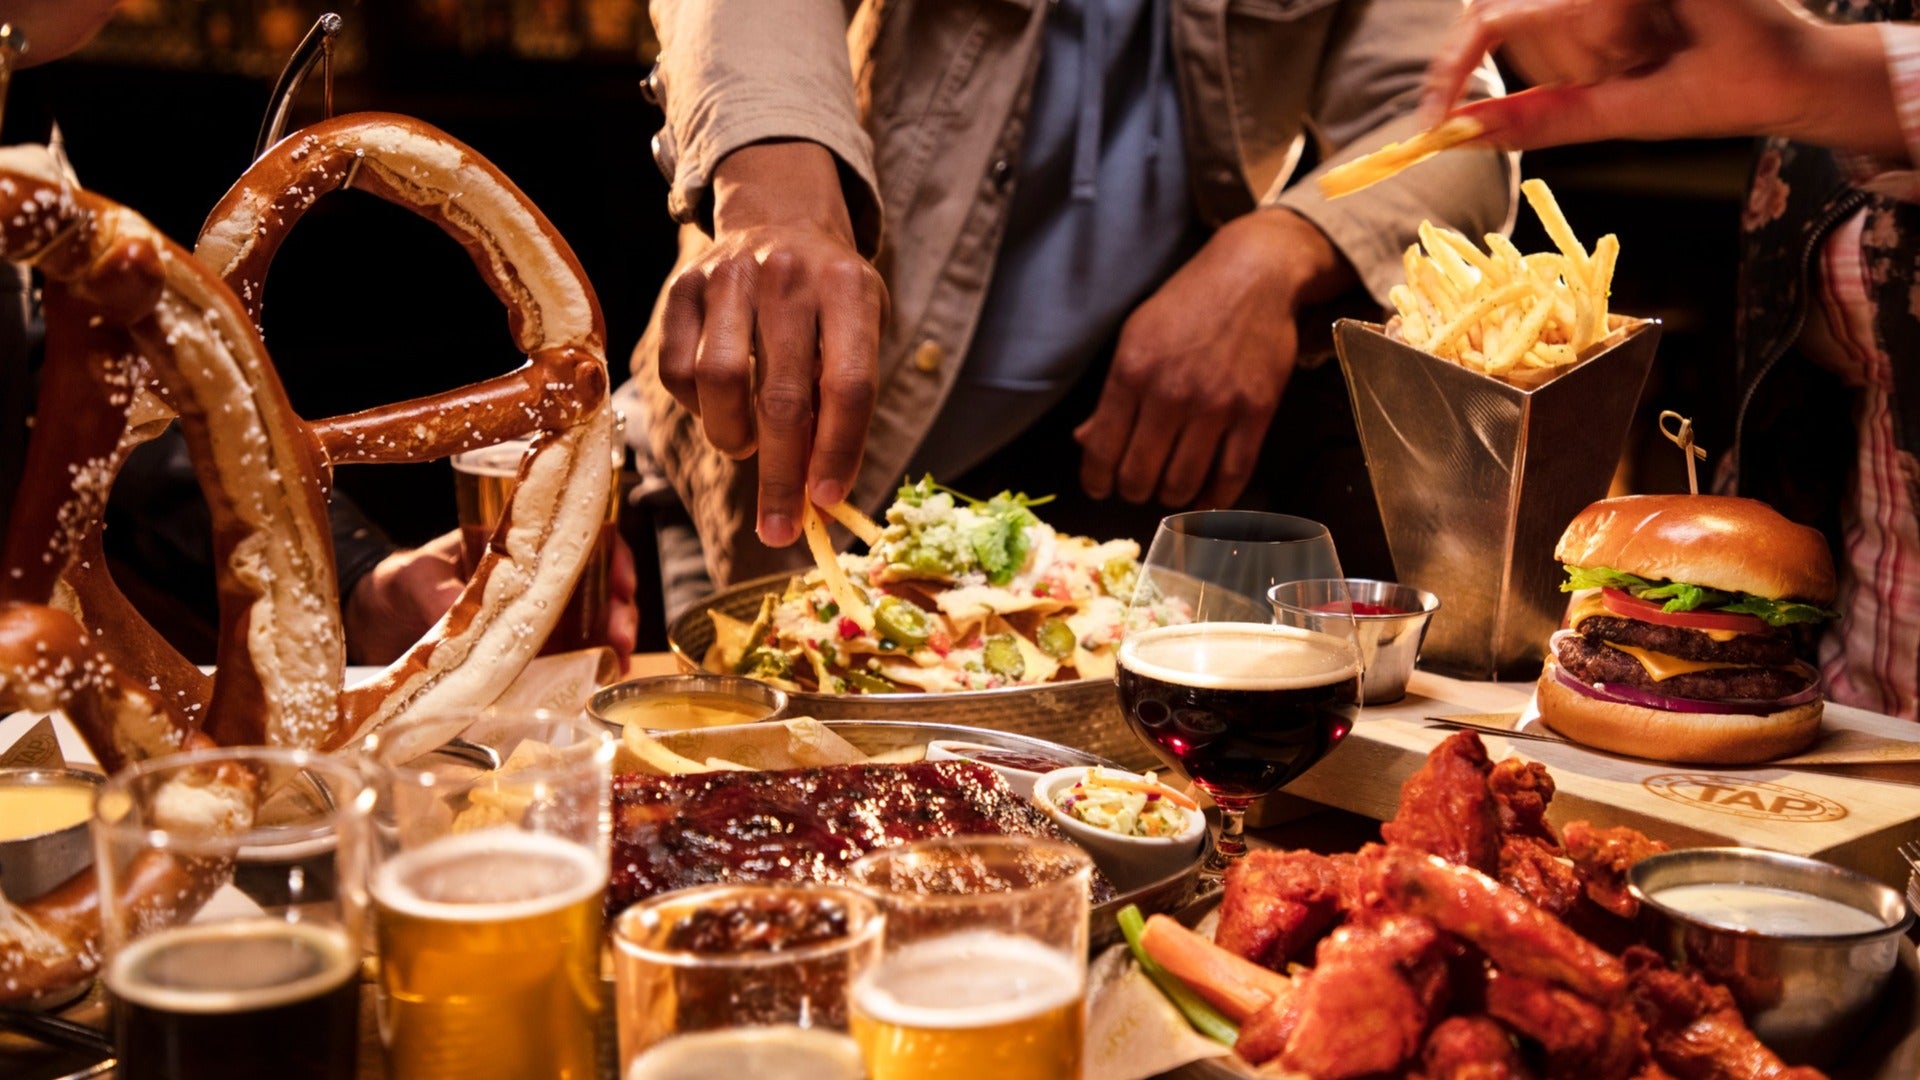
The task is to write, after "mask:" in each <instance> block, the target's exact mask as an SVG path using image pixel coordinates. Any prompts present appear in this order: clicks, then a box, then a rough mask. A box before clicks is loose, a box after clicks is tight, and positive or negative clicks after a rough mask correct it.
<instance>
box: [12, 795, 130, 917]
mask: <svg viewBox="0 0 1920 1080" xmlns="http://www.w3.org/2000/svg"><path fill="white" fill-rule="evenodd" d="M104 779H105V778H104V777H102V776H100V775H99V774H98V773H90V772H81V771H80V770H78V769H0V892H4V893H5V894H6V895H7V897H8V898H9V899H12V900H31V899H33V898H34V897H37V896H41V895H43V894H45V893H48V892H50V891H52V890H53V888H54V886H56V885H59V884H60V883H61V882H63V881H65V880H67V879H68V878H70V877H72V876H73V875H75V874H77V873H79V872H80V871H82V870H85V869H86V868H87V867H88V866H91V865H92V864H93V845H92V842H91V840H90V839H89V837H88V834H87V822H88V821H90V820H92V818H93V795H94V792H95V791H97V790H99V788H100V784H101V781H102V780H104Z"/></svg>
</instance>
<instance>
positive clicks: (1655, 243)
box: [14, 0, 1748, 647]
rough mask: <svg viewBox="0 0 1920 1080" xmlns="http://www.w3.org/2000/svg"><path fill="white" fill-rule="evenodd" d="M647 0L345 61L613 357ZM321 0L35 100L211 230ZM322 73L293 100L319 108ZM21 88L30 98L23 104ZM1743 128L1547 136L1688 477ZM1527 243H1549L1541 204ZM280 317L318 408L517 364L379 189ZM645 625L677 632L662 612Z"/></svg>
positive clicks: (143, 199)
mask: <svg viewBox="0 0 1920 1080" xmlns="http://www.w3.org/2000/svg"><path fill="white" fill-rule="evenodd" d="M643 3H644V0H378V2H376V0H359V2H357V3H346V4H344V5H341V4H336V5H332V6H331V8H330V9H331V10H338V11H340V12H341V13H342V14H343V15H345V16H346V18H347V20H348V26H349V30H348V32H347V34H346V35H345V36H344V37H343V39H342V41H341V48H340V51H339V53H338V56H337V59H338V65H337V72H336V78H335V80H334V107H335V110H336V111H338V112H346V111H352V110H358V109H380V110H387V111H394V112H402V113H408V114H411V115H414V116H418V117H420V118H421V119H424V120H426V121H427V122H429V123H432V124H434V125H437V126H439V127H441V128H443V129H445V130H446V131H448V132H450V133H451V134H453V135H454V136H455V137H457V138H459V139H461V140H462V141H464V142H466V143H468V144H469V145H471V146H473V147H474V148H475V149H476V150H478V151H479V152H481V153H482V154H484V155H486V156H487V157H488V158H490V159H492V160H493V161H494V162H495V163H496V164H497V165H498V166H499V167H500V168H501V170H502V171H504V172H505V173H506V174H507V175H508V176H510V177H512V178H513V180H514V181H515V182H516V183H518V184H519V185H520V186H521V187H522V188H523V189H524V190H525V191H526V193H527V194H528V195H529V196H530V197H531V198H532V199H533V201H534V202H535V203H536V204H538V205H539V206H540V207H541V208H542V209H543V210H544V211H545V212H546V214H547V215H548V216H549V217H550V218H551V219H552V220H553V222H554V224H555V225H556V226H557V227H558V228H559V231H560V232H561V234H562V235H564V236H565V237H566V238H567V240H568V241H569V242H570V243H571V244H572V245H573V247H574V249H575V251H576V253H577V254H578V255H579V257H580V261H581V263H582V264H583V265H584V266H585V267H586V270H587V272H588V274H589V276H590V278H591V280H592V281H593V283H594V285H595V287H596V289H597V291H598V293H599V296H600V300H601V304H602V306H603V308H604V310H605V312H606V318H607V326H608V332H609V350H608V355H609V359H610V361H611V362H612V365H613V367H614V369H615V374H616V378H618V377H620V376H622V375H624V372H625V366H626V358H627V356H628V353H629V352H630V351H631V349H632V347H633V344H634V342H635V341H636V340H637V339H638V337H639V335H640V332H641V330H642V328H643V327H644V324H645V320H646V317H647V314H648V311H649V308H650V306H651V304H652V301H653V297H654V293H655V291H656V290H657V289H658V287H659V285H660V283H661V281H662V280H663V278H664V276H665V274H666V272H667V270H668V268H669V267H670V266H671V263H672V258H673V246H674V225H673V223H672V222H671V221H670V220H669V219H668V217H667V215H666V209H665V197H666V188H665V184H664V182H663V181H662V179H661V177H660V175H659V172H658V170H657V169H656V168H655V166H654V164H653V162H652V159H651V156H650V152H649V145H648V144H649V139H650V138H651V136H652V134H653V132H654V131H655V130H656V129H657V128H658V126H659V122H660V116H659V113H658V110H657V109H656V108H655V107H654V106H652V105H651V104H649V103H648V102H647V101H646V100H645V99H644V98H643V97H642V95H641V91H640V82H641V80H642V79H643V77H644V76H645V74H646V71H647V69H648V67H649V66H650V61H651V57H652V53H653V49H654V46H653V43H652V41H651V37H650V32H649V31H648V30H647V28H646V25H645V18H644V11H643V6H642V5H643ZM321 10H323V8H322V7H321V5H320V4H318V3H315V2H313V0H132V2H130V3H128V4H127V6H126V8H125V9H123V12H122V14H121V15H120V16H118V17H117V19H116V22H115V24H114V25H113V26H111V27H110V28H109V30H108V31H107V33H105V34H103V36H102V37H101V39H100V40H99V41H97V42H96V43H95V44H94V45H93V46H91V47H90V48H89V49H87V50H86V51H84V52H82V53H80V54H78V55H77V56H76V57H74V58H72V59H69V60H66V61H63V62H60V63H56V64H53V65H50V66H48V67H44V68H36V69H30V70H28V71H26V72H23V73H21V74H20V75H19V76H18V77H17V78H16V81H15V87H14V95H15V102H16V103H21V102H26V103H32V104H33V105H35V106H36V107H37V106H38V105H40V104H44V105H45V106H46V107H48V108H50V110H51V112H52V113H53V115H54V116H55V118H56V119H57V120H58V121H59V122H60V125H61V127H62V130H63V132H64V134H65V137H66V139H67V145H68V151H69V155H70V157H71V159H72V161H73V164H74V167H75V168H76V170H77V171H78V173H79V175H80V177H81V179H82V181H83V182H84V183H85V184H87V185H88V186H89V187H91V188H93V189H95V190H97V191H100V192H102V193H104V194H106V195H108V196H110V197H112V198H114V199H116V200H119V201H121V202H124V203H126V204H127V205H129V206H132V207H133V208H135V209H137V210H139V211H140V212H142V213H144V214H145V215H147V216H148V217H149V218H151V219H152V220H153V221H154V222H155V223H156V224H157V225H158V226H159V227H160V228H162V229H163V230H164V231H166V232H167V233H168V234H169V235H171V236H173V237H174V238H175V239H177V240H179V241H181V242H182V243H186V244H191V242H192V239H193V237H194V235H195V234H196V233H197V232H198V230H199V226H200V223H201V221H202V219H203V218H204V216H205V214H206V212H207V211H208V210H209V209H211V208H212V206H213V205H214V203H215V202H216V201H218V199H219V198H220V196H221V195H222V194H223V193H224V192H225V190H226V189H227V187H228V186H229V185H230V184H231V183H232V181H233V179H234V178H235V177H236V176H238V175H239V173H240V172H241V171H242V170H243V169H244V168H245V167H246V165H247V163H248V161H249V160H250V158H251V154H252V147H253V144H254V141H255V137H256V134H257V132H258V130H259V127H260V123H261V116H262V112H263V110H264V109H265V106H266V102H267V98H268V94H269V91H270V88H271V85H272V79H273V76H274V74H275V73H277V71H278V69H279V65H280V62H281V60H282V59H283V58H284V57H285V55H286V53H287V52H288V50H289V49H290V47H291V45H292V42H293V40H297V38H298V36H299V33H300V32H301V31H303V30H304V29H305V27H306V26H307V25H308V24H309V23H310V21H311V19H312V17H313V16H314V15H316V14H318V12H319V11H321ZM320 83H321V80H320V78H319V77H318V76H317V75H316V77H315V78H314V79H312V80H311V81H310V82H309V84H308V86H307V88H306V91H305V92H304V93H303V95H302V97H301V103H300V107H299V108H298V109H297V110H296V112H295V114H294V116H293V123H294V124H295V125H298V124H300V123H305V122H310V121H312V120H314V119H317V118H319V116H320V115H321V90H320ZM16 107H22V106H20V105H19V104H16ZM1747 156H1748V145H1747V144H1746V143H1744V142H1738V141H1736V142H1714V143H1673V144H1664V145H1641V144H1604V145H1595V146H1588V147H1579V148H1568V149H1563V150H1554V151H1545V152H1540V153H1535V154H1531V155H1528V157H1527V159H1526V162H1525V166H1524V168H1525V173H1526V175H1529V176H1538V177H1542V178H1544V179H1545V180H1546V181H1547V182H1548V183H1549V184H1550V185H1551V186H1552V188H1553V190H1554V191H1555V193H1556V194H1557V195H1558V197H1559V199H1560V201H1561V204H1562V206H1563V207H1564V209H1565V211H1566V213H1567V216H1568V218H1569V220H1570V221H1571V222H1572V224H1573V226H1574V229H1575V231H1576V232H1577V233H1578V234H1579V235H1580V236H1581V237H1582V239H1583V240H1585V241H1587V242H1588V243H1589V245H1591V243H1592V242H1593V241H1594V240H1595V239H1597V238H1598V237H1599V236H1600V235H1601V234H1602V233H1605V232H1609V231H1611V232H1616V233H1618V234H1619V236H1620V241H1621V256H1620V263H1619V268H1618V272H1617V275H1616V277H1615V292H1614V298H1613V307H1614V309H1615V310H1618V311H1621V312H1625V313H1628V314H1633V315H1642V316H1654V317H1658V318H1660V319H1662V320H1663V321H1664V322H1665V323H1666V333H1665V338H1664V340H1663V343H1662V345H1661V348H1660V359H1659V361H1658V363H1657V365H1656V368H1655V371H1654V374H1653V377H1652V379H1651V380H1650V382H1649V385H1648V388H1647V395H1646V400H1645V401H1644V403H1643V405H1644V407H1643V409H1642V410H1641V414H1642V418H1643V419H1642V422H1641V423H1640V424H1639V425H1638V430H1637V431H1636V434H1635V438H1634V440H1633V441H1632V444H1631V446H1630V451H1629V455H1628V459H1627V462H1626V466H1625V476H1626V478H1627V483H1628V484H1629V486H1630V487H1631V488H1632V489H1635V490H1648V491H1668V490H1676V489H1678V490H1684V486H1685V483H1686V480H1685V469H1684V465H1683V463H1682V461H1681V458H1680V455H1679V453H1678V452H1677V451H1674V450H1672V449H1671V448H1670V447H1668V446H1667V445H1666V444H1665V443H1663V442H1661V441H1660V439H1659V437H1658V435H1657V434H1656V433H1654V432H1653V430H1652V418H1653V416H1654V415H1655V414H1657V413H1658V411H1659V410H1660V409H1663V408H1673V409H1678V410H1680V411H1681V412H1683V413H1687V414H1689V415H1692V416H1693V417H1694V418H1695V421H1696V424H1697V427H1698V430H1699V438H1700V440H1701V443H1702V444H1703V445H1705V446H1706V447H1708V449H1709V450H1710V451H1711V450H1715V449H1718V448H1719V447H1722V446H1724V445H1725V443H1726V441H1727V439H1728V438H1730V436H1731V420H1730V416H1731V402H1730V401H1729V400H1728V397H1729V396H1730V395H1729V389H1728V388H1729V387H1730V385H1731V370H1732V359H1731V354H1732V333H1733V294H1734V252H1735V244H1736V239H1737V226H1738V221H1739V210H1740V205H1741V202H1742V199H1743V194H1744V183H1745V174H1746V167H1747ZM1514 239H1515V242H1516V243H1518V244H1519V246H1520V247H1521V249H1522V250H1527V251H1533V250H1548V249H1550V248H1551V244H1550V243H1549V241H1548V240H1547V239H1546V237H1545V235H1544V233H1543V232H1542V231H1541V229H1540V227H1539V225H1538V223H1537V221H1536V220H1535V219H1534V217H1533V215H1532V212H1531V210H1530V209H1528V208H1527V207H1526V206H1525V205H1524V203H1523V204H1522V207H1521V209H1520V217H1519V224H1518V226H1517V228H1516V229H1515V236H1514ZM274 267H275V268H274V271H273V275H272V277H271V278H270V280H269V284H268V288H267V302H266V306H265V323H266V336H267V341H268V344H269V347H270V348H271V350H272V352H273V355H274V357H275V360H276V362H277V364H278V366H279V369H280V372H281V376H282V378H283V380H284V381H285V383H286V385H287V388H288V392H289V395H290V396H291V398H292V400H293V402H294V404H295V406H296V407H297V408H298V409H299V410H300V411H301V413H302V414H303V415H306V416H308V417H319V416H326V415H332V414H336V413H341V412H346V411H351V410H353V409H356V408H362V407H366V406H369V405H374V404H380V403H383V402H388V401H396V400H401V399H404V398H409V397H414V396H418V395H420V394H423V393H428V392H431V391H434V390H440V389H446V388H449V387H452V386H456V385H459V384H462V383H465V382H470V381H473V380H474V379H477V378H481V377H484V376H486V375H491V374H496V373H498V372H502V371H506V370H508V369H510V368H512V367H515V366H517V365H518V364H519V363H520V362H521V357H520V356H518V355H517V354H516V353H515V351H514V349H513V347H512V345H511V343H510V341H509V339H508V337H507V334H506V327H505V319H504V315H503V314H502V312H501V309H500V307H499V305H498V303H497V302H496V301H495V300H494V298H493V297H492V295H491V294H490V293H489V292H488V291H487V290H486V289H485V287H484V286H483V285H482V284H481V283H480V280H479V278H478V276H477V275H476V274H475V273H474V271H473V268H472V266H471V265H470V264H469V263H468V262H467V259H466V256H465V254H464V253H463V252H462V251H461V250H460V249H459V248H458V247H457V246H456V245H455V244H454V243H453V242H452V241H450V240H448V239H447V238H446V237H445V236H443V235H442V234H440V233H439V231H438V230H437V229H435V228H433V227H432V226H430V225H427V224H425V223H424V222H422V221H419V220H418V219H415V218H414V217H413V216H412V215H410V214H408V213H406V212H404V211H400V210H396V209H394V208H392V207H389V206H387V205H385V204H384V203H381V202H379V201H377V200H375V199H372V198H370V197H365V196H360V195H357V194H354V193H347V194H344V195H339V194H336V195H334V196H332V197H330V198H328V199H326V200H323V201H322V202H321V203H320V204H318V205H317V206H316V207H315V208H314V209H313V211H311V212H310V213H309V214H308V215H307V218H306V220H305V222H304V224H303V225H302V227H301V228H300V229H298V230H296V232H295V233H294V234H293V236H292V237H291V238H290V239H289V240H288V242H287V243H286V245H285V247H284V248H283V249H282V251H281V253H280V255H279V257H278V258H277V259H276V260H275V264H274ZM338 479H339V484H340V486H341V487H342V488H343V489H344V490H346V491H348V492H350V493H351V494H352V495H353V496H354V497H355V498H356V499H357V500H358V501H359V502H360V503H361V505H362V506H363V507H365V508H366V510H367V511H368V513H369V514H370V515H371V516H372V517H373V518H374V519H375V520H377V521H379V522H380V523H381V524H382V525H384V526H385V527H386V528H387V530H388V531H389V532H390V533H392V534H393V536H394V537H395V538H396V539H397V540H399V541H401V542H402V543H418V542H420V541H423V540H425V539H427V538H429V537H431V536H434V535H436V534H438V533H440V532H442V531H444V530H446V529H447V528H449V527H451V526H452V524H453V521H454V517H453V515H454V509H453V497H452V482H451V478H450V470H449V468H448V466H447V465H446V464H445V463H444V462H439V463H433V464H426V465H417V466H400V467H396V466H386V467H381V468H368V467H347V468H343V469H342V470H341V471H340V474H339V478H338ZM647 629H648V630H649V631H651V632H649V633H648V634H647V635H646V637H645V638H644V639H643V647H644V643H651V644H655V645H657V644H658V638H657V636H656V634H657V624H656V625H654V626H649V627H648V628H647Z"/></svg>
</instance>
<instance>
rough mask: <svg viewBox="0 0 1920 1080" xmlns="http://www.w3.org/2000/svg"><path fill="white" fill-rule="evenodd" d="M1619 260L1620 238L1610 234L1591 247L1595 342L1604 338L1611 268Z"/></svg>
mask: <svg viewBox="0 0 1920 1080" xmlns="http://www.w3.org/2000/svg"><path fill="white" fill-rule="evenodd" d="M1619 258H1620V238H1619V237H1618V236H1615V235H1614V234H1612V233H1608V234H1607V235H1605V236H1603V237H1601V238H1600V242H1599V243H1597V244H1595V245H1594V246H1593V270H1592V277H1591V282H1592V285H1591V289H1592V292H1593V295H1594V297H1595V298H1596V299H1595V303H1594V319H1595V322H1594V325H1593V329H1592V336H1593V339H1594V340H1595V341H1598V340H1599V339H1601V338H1603V337H1606V336H1607V333H1608V330H1609V329H1610V328H1609V327H1608V326H1607V301H1608V299H1609V298H1610V296H1611V294H1612V292H1613V266H1614V263H1615V262H1617V261H1618V260H1619Z"/></svg>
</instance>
